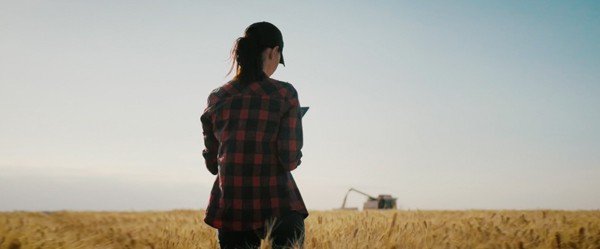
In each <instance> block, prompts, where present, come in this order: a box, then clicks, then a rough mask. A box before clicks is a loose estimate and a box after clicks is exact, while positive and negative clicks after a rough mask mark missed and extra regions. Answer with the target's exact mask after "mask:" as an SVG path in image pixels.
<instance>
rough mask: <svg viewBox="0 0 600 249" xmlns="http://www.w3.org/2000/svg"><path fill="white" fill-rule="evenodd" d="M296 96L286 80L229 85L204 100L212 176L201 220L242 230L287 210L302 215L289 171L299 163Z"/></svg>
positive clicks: (206, 153) (299, 127)
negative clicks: (212, 182) (208, 195)
mask: <svg viewBox="0 0 600 249" xmlns="http://www.w3.org/2000/svg"><path fill="white" fill-rule="evenodd" d="M301 117H302V116H301V111H300V103H299V101H298V93H297V92H296V89H294V87H293V86H292V85H291V84H289V83H286V82H281V81H277V80H274V79H269V78H267V79H265V80H263V81H257V82H252V83H240V82H238V81H230V82H228V83H227V84H225V85H223V86H221V87H219V88H217V89H215V90H214V91H213V92H212V93H211V94H210V95H209V97H208V107H207V108H206V109H205V110H204V114H202V117H201V121H202V129H203V134H204V144H205V146H206V148H205V149H204V151H203V152H202V154H203V156H204V158H205V160H206V167H207V168H208V170H209V171H210V172H211V173H212V174H214V175H218V177H217V178H216V179H215V183H214V185H213V188H212V191H211V194H210V200H209V204H208V207H207V209H206V217H205V219H204V221H205V222H206V223H207V224H208V225H210V226H212V227H215V228H217V229H222V230H229V231H245V230H254V229H259V228H262V227H263V226H264V225H265V221H266V220H268V219H270V218H272V217H279V216H281V215H283V214H285V213H286V212H289V211H298V212H300V213H302V214H305V215H308V212H307V210H306V206H305V205H304V201H303V200H302V196H301V195H300V191H299V190H298V187H297V186H296V182H295V181H294V178H293V177H292V174H291V172H290V171H292V170H294V169H295V168H296V167H297V166H298V165H299V164H300V158H301V157H302V153H301V151H300V149H301V148H302V120H301Z"/></svg>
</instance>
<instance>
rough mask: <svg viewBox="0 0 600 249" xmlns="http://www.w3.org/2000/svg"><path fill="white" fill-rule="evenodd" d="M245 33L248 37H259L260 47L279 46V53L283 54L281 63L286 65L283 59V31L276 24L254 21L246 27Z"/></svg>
mask: <svg viewBox="0 0 600 249" xmlns="http://www.w3.org/2000/svg"><path fill="white" fill-rule="evenodd" d="M244 33H245V36H246V37H255V38H257V39H258V44H259V47H260V48H274V47H276V46H279V53H280V54H281V59H280V60H279V63H280V64H282V65H284V66H285V62H284V60H283V35H281V31H279V29H278V28H277V27H276V26H275V25H273V24H272V23H269V22H257V23H253V24H252V25H250V26H248V28H246V31H245V32H244Z"/></svg>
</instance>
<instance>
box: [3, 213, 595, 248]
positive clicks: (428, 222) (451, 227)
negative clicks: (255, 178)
mask: <svg viewBox="0 0 600 249" xmlns="http://www.w3.org/2000/svg"><path fill="white" fill-rule="evenodd" d="M202 216H203V212H202V211H199V210H197V211H191V210H176V211H169V212H70V211H65V212H54V213H43V212H4V213H0V249H18V248H23V249H28V248H34V249H38V248H39V249H43V248H53V249H54V248H64V249H70V248H73V249H75V248H105V249H109V248H115V249H116V248H131V249H134V248H140V249H141V248H154V249H158V248H207V249H212V248H218V246H217V241H216V232H215V230H214V229H212V228H210V227H209V226H207V225H205V224H204V223H203V222H202ZM305 248H306V249H312V248H319V249H337V248H340V249H353V248H360V249H362V248H387V249H391V248H398V249H399V248H406V249H411V248H415V249H423V248H444V249H450V248H561V249H563V248H565V249H566V248H586V249H587V248H590V249H599V248H600V211H552V210H535V211H475V210H471V211H363V212H360V211H314V212H311V215H310V216H309V218H307V220H306V242H305Z"/></svg>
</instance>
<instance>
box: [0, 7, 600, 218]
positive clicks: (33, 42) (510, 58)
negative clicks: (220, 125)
mask: <svg viewBox="0 0 600 249" xmlns="http://www.w3.org/2000/svg"><path fill="white" fill-rule="evenodd" d="M230 2H231V3H223V1H205V2H201V1H68V0H53V1H50V0H47V1H35V0H32V1H9V0H0V211H6V210H57V209H70V210H166V209H182V208H185V209H188V208H193V209H201V208H204V207H205V206H206V204H207V202H208V196H209V191H210V188H211V186H212V182H213V181H214V177H213V176H212V175H211V174H210V173H209V172H208V171H207V170H205V166H204V161H203V159H202V155H201V150H202V149H203V143H202V133H201V132H202V131H201V123H200V120H199V117H200V115H201V113H202V111H203V109H204V107H205V105H206V97H207V96H208V93H209V92H210V91H211V90H212V89H214V88H216V87H218V86H219V85H221V84H223V83H225V82H226V81H227V80H229V79H230V78H231V76H226V74H227V72H228V70H229V68H230V61H229V52H230V49H231V46H232V45H233V42H234V40H235V39H236V38H237V37H239V36H241V35H242V33H243V31H244V29H245V28H246V27H247V26H248V25H250V24H251V23H253V22H256V21H269V22H272V23H273V24H275V25H277V26H278V27H279V28H280V29H281V31H282V33H283V36H284V40H285V50H284V55H285V60H286V65H287V66H286V67H280V68H279V70H278V71H277V72H276V73H275V75H274V77H275V78H277V79H280V80H283V81H288V82H290V83H292V84H294V86H295V87H296V89H297V90H298V92H299V96H300V102H301V104H302V105H304V106H310V107H311V109H310V111H309V112H308V113H307V115H306V116H305V118H304V133H305V147H304V149H303V153H304V157H303V163H302V165H301V166H300V167H299V168H298V169H297V170H296V171H294V176H295V177H296V181H297V183H298V185H299V187H300V190H301V192H302V194H303V196H304V199H305V201H306V204H307V206H308V208H309V209H324V210H326V209H333V208H338V207H339V206H340V205H341V203H342V200H343V197H344V194H345V193H346V191H347V190H348V189H349V188H351V187H354V188H357V189H360V190H362V191H365V192H368V193H370V194H372V195H377V194H392V195H394V196H395V197H398V204H399V206H401V207H402V208H410V209H537V208H551V209H598V208H600V2H598V1H452V2H448V1H427V2H425V1H406V2H403V1H328V3H324V2H325V1H301V2H298V1H296V2H288V3H282V1H252V3H250V1H230ZM348 198H349V201H348V204H349V206H362V202H363V201H364V200H365V197H363V196H360V195H358V194H352V195H350V196H349V197H348Z"/></svg>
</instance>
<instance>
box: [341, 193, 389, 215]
mask: <svg viewBox="0 0 600 249" xmlns="http://www.w3.org/2000/svg"><path fill="white" fill-rule="evenodd" d="M352 191H354V192H356V193H359V194H362V195H364V196H366V197H367V201H366V202H365V204H364V205H363V210H366V209H396V200H397V198H394V197H392V196H391V195H379V196H377V197H373V196H370V195H369V194H366V193H364V192H362V191H359V190H356V189H354V188H350V189H349V190H348V192H346V196H344V202H343V203H342V208H340V209H342V210H358V208H355V207H354V208H347V207H346V199H348V194H350V192H352Z"/></svg>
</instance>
